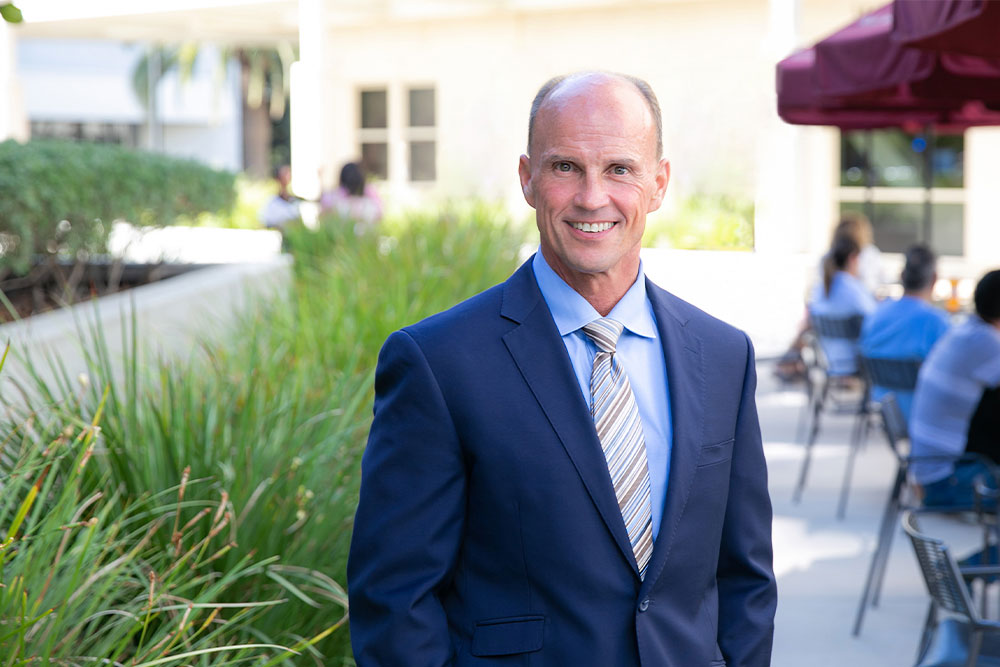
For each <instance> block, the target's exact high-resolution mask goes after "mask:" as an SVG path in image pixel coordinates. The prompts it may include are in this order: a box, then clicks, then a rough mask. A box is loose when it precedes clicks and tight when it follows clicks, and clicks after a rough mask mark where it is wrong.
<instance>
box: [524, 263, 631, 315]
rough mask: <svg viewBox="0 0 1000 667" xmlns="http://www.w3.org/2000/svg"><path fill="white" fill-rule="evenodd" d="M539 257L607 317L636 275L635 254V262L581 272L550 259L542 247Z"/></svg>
mask: <svg viewBox="0 0 1000 667" xmlns="http://www.w3.org/2000/svg"><path fill="white" fill-rule="evenodd" d="M542 256H543V257H544V258H545V263H546V264H548V265H549V267H550V268H551V269H552V270H553V271H554V272H555V274H556V275H557V276H559V277H560V278H562V279H563V282H565V283H566V284H567V285H569V286H570V287H571V288H573V290H574V291H575V292H576V293H577V294H579V295H580V296H582V297H583V298H584V299H586V301H587V303H589V304H590V305H591V306H593V307H594V310H596V311H597V312H598V313H600V315H601V317H607V316H608V313H610V312H611V310H612V309H613V308H614V307H615V305H616V304H617V303H618V302H619V301H621V299H622V297H623V296H625V293H626V292H628V291H629V288H631V287H632V285H634V284H635V280H636V278H637V277H638V275H639V256H638V254H636V256H635V258H634V261H631V260H623V261H620V262H619V263H618V264H617V265H615V266H613V267H612V268H611V269H610V270H608V271H605V272H601V273H584V272H582V271H574V270H572V269H569V268H568V267H565V266H563V265H562V263H561V262H558V261H555V259H554V258H553V259H551V260H550V258H549V257H548V255H547V254H546V252H545V249H544V248H543V249H542Z"/></svg>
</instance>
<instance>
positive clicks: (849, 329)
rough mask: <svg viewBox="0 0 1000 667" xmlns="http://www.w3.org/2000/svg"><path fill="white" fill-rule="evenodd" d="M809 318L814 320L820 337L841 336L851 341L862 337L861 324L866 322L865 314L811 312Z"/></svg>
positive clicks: (814, 327)
mask: <svg viewBox="0 0 1000 667" xmlns="http://www.w3.org/2000/svg"><path fill="white" fill-rule="evenodd" d="M809 320H810V321H811V322H812V327H813V330H814V331H815V332H816V336H817V337H818V338H820V339H823V338H840V339H843V340H849V341H850V340H857V339H858V338H860V337H861V324H862V323H863V322H864V320H865V316H864V315H849V316H847V317H833V316H830V315H816V314H815V313H810V314H809Z"/></svg>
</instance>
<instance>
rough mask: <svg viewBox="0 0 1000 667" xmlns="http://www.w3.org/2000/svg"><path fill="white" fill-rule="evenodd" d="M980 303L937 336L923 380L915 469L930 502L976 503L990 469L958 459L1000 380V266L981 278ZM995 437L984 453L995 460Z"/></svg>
mask: <svg viewBox="0 0 1000 667" xmlns="http://www.w3.org/2000/svg"><path fill="white" fill-rule="evenodd" d="M975 303H976V313H975V315H971V316H970V317H969V318H968V319H967V320H966V321H965V322H963V323H962V324H960V325H958V326H956V327H953V328H952V329H951V330H949V331H948V333H946V334H945V335H944V337H943V338H941V340H939V341H938V342H937V344H936V345H935V346H934V348H933V349H932V350H931V353H930V355H929V356H928V357H927V360H926V361H925V362H924V364H923V366H922V367H921V368H920V375H919V378H918V380H917V389H916V392H915V394H914V398H913V414H912V415H911V417H910V441H911V444H912V454H913V456H914V457H915V458H916V459H917V460H915V461H914V463H913V464H912V465H911V467H910V471H911V474H912V476H913V478H914V481H916V482H917V483H918V484H920V485H921V486H922V487H923V491H924V504H925V505H928V506H941V505H965V504H969V503H971V502H972V501H973V489H972V486H973V484H972V483H973V480H974V479H975V478H976V477H977V476H978V475H983V474H985V473H987V471H988V466H987V465H986V464H985V463H983V462H981V461H965V460H958V459H959V457H960V456H961V455H962V454H963V453H965V452H966V451H968V450H967V443H968V437H969V427H970V424H971V423H972V418H973V415H974V414H975V412H976V409H977V407H978V406H979V405H980V402H981V401H982V400H983V396H984V394H985V393H986V392H987V391H988V390H991V389H993V388H996V387H997V386H998V385H1000V270H994V271H990V272H989V273H987V274H986V275H985V276H984V277H983V278H982V280H980V281H979V284H978V285H977V286H976V293H975ZM978 437H979V439H981V440H985V441H989V440H990V438H986V437H983V434H979V436H978ZM992 441H993V447H992V449H987V450H985V451H980V452H979V453H981V454H983V455H985V456H986V457H988V458H991V459H994V460H995V459H997V458H1000V433H996V434H994V437H993V439H992ZM921 459H923V460H921ZM987 481H988V482H989V481H990V480H989V479H988V480H987Z"/></svg>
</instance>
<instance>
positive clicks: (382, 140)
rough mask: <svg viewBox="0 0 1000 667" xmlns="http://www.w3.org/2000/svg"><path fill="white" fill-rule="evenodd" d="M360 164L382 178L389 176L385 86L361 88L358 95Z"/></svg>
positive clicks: (387, 112) (370, 172)
mask: <svg viewBox="0 0 1000 667" xmlns="http://www.w3.org/2000/svg"><path fill="white" fill-rule="evenodd" d="M359 101H360V106H361V109H360V113H359V114H358V117H359V119H360V125H361V127H360V129H359V131H358V132H359V134H358V138H359V139H360V143H361V166H362V168H363V169H364V170H365V171H366V172H367V173H369V174H372V175H374V176H375V177H376V178H381V179H383V180H385V179H387V178H389V105H388V93H387V91H386V89H385V88H380V89H371V90H362V91H361V94H360V96H359Z"/></svg>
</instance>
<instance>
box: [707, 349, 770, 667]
mask: <svg viewBox="0 0 1000 667" xmlns="http://www.w3.org/2000/svg"><path fill="white" fill-rule="evenodd" d="M746 345H747V361H746V371H745V374H744V378H743V392H742V395H741V398H740V408H739V414H738V417H737V422H736V440H735V442H734V443H733V462H732V473H731V477H730V485H729V500H728V503H727V509H726V518H725V524H724V526H723V535H722V548H721V552H720V555H719V569H718V573H717V581H718V588H719V637H718V641H719V647H720V649H721V650H722V654H723V656H724V657H725V659H726V665H727V666H728V667H767V666H768V665H770V664H771V644H772V639H773V635H774V612H775V607H776V604H777V587H776V584H775V580H774V570H773V567H772V547H771V500H770V496H769V495H768V492H767V464H766V462H765V460H764V450H763V445H762V443H761V435H760V423H759V421H758V418H757V403H756V400H755V398H754V395H755V392H756V388H757V374H756V370H755V364H754V354H753V345H752V344H751V343H750V340H749V338H747V339H746Z"/></svg>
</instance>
